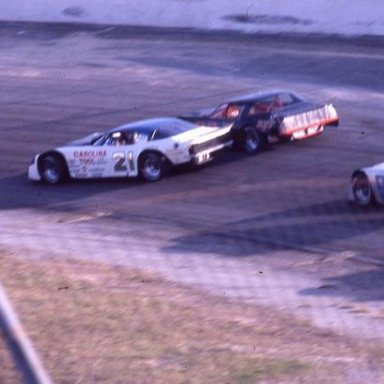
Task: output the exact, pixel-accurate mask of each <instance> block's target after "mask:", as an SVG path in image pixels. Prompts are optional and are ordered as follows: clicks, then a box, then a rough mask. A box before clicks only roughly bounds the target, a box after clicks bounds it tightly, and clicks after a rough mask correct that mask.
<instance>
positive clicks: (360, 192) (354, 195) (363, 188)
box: [348, 163, 384, 206]
mask: <svg viewBox="0 0 384 384" xmlns="http://www.w3.org/2000/svg"><path fill="white" fill-rule="evenodd" d="M348 200H350V201H352V202H355V203H356V204H358V205H361V206H368V205H371V204H374V203H377V204H384V163H380V164H376V165H373V166H371V167H365V168H360V169H358V170H356V171H355V172H353V174H352V178H351V184H350V187H349V192H348Z"/></svg>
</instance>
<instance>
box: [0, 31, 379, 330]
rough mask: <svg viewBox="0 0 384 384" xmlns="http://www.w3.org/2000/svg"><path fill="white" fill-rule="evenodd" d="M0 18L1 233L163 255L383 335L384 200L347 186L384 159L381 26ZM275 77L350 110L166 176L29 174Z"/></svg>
mask: <svg viewBox="0 0 384 384" xmlns="http://www.w3.org/2000/svg"><path fill="white" fill-rule="evenodd" d="M0 31H1V34H2V39H1V41H0V51H1V54H0V68H1V71H0V77H1V88H2V92H1V93H0V97H1V100H0V101H1V110H0V115H1V126H0V132H1V136H0V148H1V151H0V226H1V231H0V247H2V248H7V249H12V251H13V252H14V253H15V254H19V255H23V256H25V257H29V258H32V257H52V256H57V255H59V256H62V257H77V258H88V259H94V260H102V261H106V262H111V263H112V262H113V263H119V264H124V265H129V266H132V267H139V268H147V269H152V270H156V271H159V272H161V273H163V274H164V275H165V276H167V277H168V278H169V279H171V280H174V281H178V282H183V283H185V284H191V285H194V286H196V287H199V288H203V289H206V290H210V291H212V292H213V293H215V294H220V295H228V296H233V297H234V298H238V299H243V300H247V301H251V302H255V303H259V304H265V305H273V306H274V307H277V308H280V309H281V310H284V311H288V312H290V313H294V314H296V315H298V316H303V317H306V318H309V319H311V320H312V321H313V322H314V323H315V324H317V325H320V326H324V327H332V328H339V329H341V328H342V329H343V330H344V331H345V332H351V333H352V332H355V333H356V334H359V335H360V336H362V337H380V336H384V332H383V328H382V326H381V323H380V319H382V317H383V314H384V306H383V299H384V271H383V267H382V266H383V265H384V264H383V263H384V255H383V251H382V249H383V238H384V229H383V214H384V209H382V208H380V207H376V208H369V209H359V208H356V207H353V206H350V205H349V204H348V203H347V201H346V192H347V186H348V182H349V178H350V175H351V173H352V171H353V170H354V169H355V168H357V167H359V166H362V165H371V164H374V163H377V162H382V161H384V160H383V142H384V130H383V128H384V112H383V102H384V96H383V95H384V76H383V68H384V44H383V42H382V41H374V40H365V39H363V38H362V39H360V40H340V39H337V38H334V37H332V38H324V37H321V36H317V37H313V38H312V39H311V38H310V37H304V38H300V37H289V38H286V37H283V36H282V37H274V38H272V37H267V36H264V37H262V36H259V37H255V36H242V35H238V34H229V35H225V34H220V33H215V34H201V33H197V32H191V31H181V32H179V33H177V32H176V31H174V30H168V31H161V30H156V29H153V30H151V29H146V30H139V29H129V28H128V29H125V30H121V29H118V28H115V29H111V28H106V29H103V28H96V27H94V28H87V29H84V30H82V29H81V28H80V27H77V28H74V29H71V28H63V27H48V26H47V27H43V26H40V25H35V26H34V25H22V24H21V25H18V26H15V27H12V26H9V25H2V26H1V27H0ZM270 89H284V90H291V91H294V92H296V93H298V94H300V95H302V96H305V97H306V98H308V99H310V100H313V101H319V102H325V101H332V102H333V103H334V104H335V106H336V108H337V110H338V111H339V114H340V117H341V124H340V126H339V127H338V128H329V129H327V130H326V132H325V133H324V134H323V135H321V136H320V137H317V138H313V139H309V140H306V141H298V142H292V143H286V144H280V145H275V146H272V147H270V148H269V149H268V150H267V151H265V152H263V153H261V154H259V155H258V156H253V157H250V156H247V155H245V154H242V153H237V152H231V151H228V152H223V153H222V154H220V155H219V156H218V157H217V158H216V159H215V160H214V161H213V162H211V163H209V164H208V165H207V166H204V167H203V168H202V169H199V170H197V171H196V170H190V169H188V168H186V169H179V170H176V171H175V172H173V173H172V174H171V175H170V176H169V177H167V178H166V179H164V180H162V181H161V182H158V183H154V184H144V183H141V182H139V181H138V180H135V179H131V180H95V181H72V182H68V183H66V184H63V185H58V186H47V185H44V184H40V183H33V182H30V181H28V180H27V179H26V170H27V167H28V165H29V163H30V160H31V159H32V157H33V155H34V154H35V153H36V152H40V151H43V150H45V149H49V148H50V147H55V146H58V145H60V144H63V143H65V142H67V141H70V140H72V139H76V138H79V137H81V136H83V135H85V134H87V133H91V132H94V131H99V130H104V129H107V128H110V127H113V126H116V125H120V124H122V123H125V122H128V121H133V120H136V119H141V118H148V117H155V116H174V115H179V114H182V113H186V112H191V111H195V110H199V109H204V108H207V107H211V106H215V105H216V104H217V103H219V102H222V101H225V100H226V99H227V98H229V97H233V96H238V95H242V94H247V93H251V92H255V91H261V90H270ZM375 329H377V331H376V330H375Z"/></svg>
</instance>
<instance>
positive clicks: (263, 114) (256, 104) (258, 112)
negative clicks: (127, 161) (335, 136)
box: [181, 92, 339, 153]
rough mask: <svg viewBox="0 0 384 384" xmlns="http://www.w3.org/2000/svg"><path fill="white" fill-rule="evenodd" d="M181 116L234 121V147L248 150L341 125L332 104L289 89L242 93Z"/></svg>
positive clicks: (200, 120) (202, 120) (208, 121)
mask: <svg viewBox="0 0 384 384" xmlns="http://www.w3.org/2000/svg"><path fill="white" fill-rule="evenodd" d="M181 118H183V119H185V120H188V121H191V122H195V123H199V124H202V123H204V124H207V125H208V124H209V123H210V122H211V123H212V124H213V123H217V121H218V120H219V121H221V122H223V121H226V122H232V123H233V126H232V134H233V138H234V143H235V146H236V147H237V148H242V149H244V150H245V151H247V152H248V153H257V152H259V151H260V150H262V149H263V147H264V146H265V145H266V144H267V143H269V142H276V141H289V140H300V139H305V138H308V137H311V136H316V135H319V134H321V133H322V132H323V131H324V127H325V126H328V125H332V126H337V125H338V124H339V117H338V114H337V112H336V109H335V107H334V106H333V104H331V103H327V104H314V103H311V102H308V101H305V100H303V99H302V98H300V97H298V96H296V95H295V94H293V93H290V92H270V93H259V94H252V95H248V96H243V97H239V98H236V99H233V100H230V101H228V102H225V103H223V104H221V105H219V106H218V107H217V108H214V109H211V110H208V111H207V110H205V111H203V112H198V113H195V114H191V115H186V116H181Z"/></svg>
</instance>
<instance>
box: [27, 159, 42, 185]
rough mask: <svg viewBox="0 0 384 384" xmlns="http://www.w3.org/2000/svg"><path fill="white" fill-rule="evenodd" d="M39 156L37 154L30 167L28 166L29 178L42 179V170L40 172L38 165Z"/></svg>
mask: <svg viewBox="0 0 384 384" xmlns="http://www.w3.org/2000/svg"><path fill="white" fill-rule="evenodd" d="M38 157H39V156H38V155H37V156H35V157H34V158H33V160H32V162H31V164H30V165H29V168H28V179H29V180H41V176H40V172H39V169H38V167H37V159H38Z"/></svg>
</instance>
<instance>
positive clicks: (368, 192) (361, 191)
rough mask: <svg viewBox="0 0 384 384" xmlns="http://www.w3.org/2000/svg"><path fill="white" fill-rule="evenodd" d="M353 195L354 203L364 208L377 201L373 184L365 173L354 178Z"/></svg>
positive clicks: (360, 173)
mask: <svg viewBox="0 0 384 384" xmlns="http://www.w3.org/2000/svg"><path fill="white" fill-rule="evenodd" d="M352 194H353V198H354V201H355V202H356V203H357V204H358V205H360V206H362V207H367V206H369V205H371V204H373V203H374V201H375V199H374V196H373V192H372V187H371V184H370V182H369V180H368V177H367V176H366V175H365V174H364V173H363V172H358V173H356V174H355V175H354V176H353V178H352Z"/></svg>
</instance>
